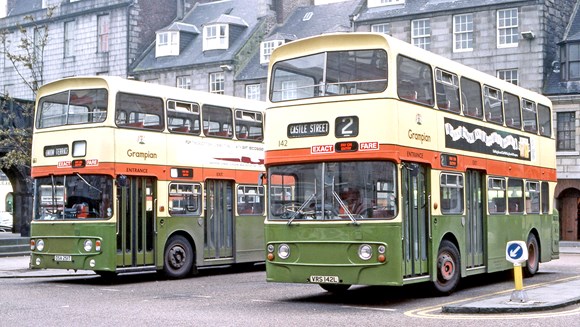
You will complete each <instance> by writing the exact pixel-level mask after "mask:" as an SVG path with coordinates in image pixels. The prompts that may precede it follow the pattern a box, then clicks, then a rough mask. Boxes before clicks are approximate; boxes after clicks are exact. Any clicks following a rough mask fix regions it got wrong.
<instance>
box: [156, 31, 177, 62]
mask: <svg viewBox="0 0 580 327" xmlns="http://www.w3.org/2000/svg"><path fill="white" fill-rule="evenodd" d="M177 55H179V33H178V32H159V33H157V43H156V44H155V57H163V56H177Z"/></svg>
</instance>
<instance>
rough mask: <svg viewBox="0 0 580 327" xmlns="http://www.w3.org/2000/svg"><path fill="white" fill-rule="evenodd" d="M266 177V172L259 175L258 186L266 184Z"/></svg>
mask: <svg viewBox="0 0 580 327" xmlns="http://www.w3.org/2000/svg"><path fill="white" fill-rule="evenodd" d="M264 178H266V173H265V172H262V173H260V176H258V186H263V185H264Z"/></svg>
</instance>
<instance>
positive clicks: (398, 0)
mask: <svg viewBox="0 0 580 327" xmlns="http://www.w3.org/2000/svg"><path fill="white" fill-rule="evenodd" d="M404 4H405V0H367V7H369V8H373V7H382V6H391V5H404Z"/></svg>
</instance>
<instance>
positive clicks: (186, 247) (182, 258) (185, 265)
mask: <svg viewBox="0 0 580 327" xmlns="http://www.w3.org/2000/svg"><path fill="white" fill-rule="evenodd" d="M163 258H164V259H163V273H164V274H165V276H167V277H168V278H172V279H177V278H183V277H185V276H187V275H189V273H190V272H191V271H192V268H193V260H194V255H193V249H192V248H191V244H189V242H188V241H187V239H185V237H183V236H179V235H177V236H173V237H171V238H170V239H169V242H168V243H167V246H166V247H165V253H164V255H163Z"/></svg>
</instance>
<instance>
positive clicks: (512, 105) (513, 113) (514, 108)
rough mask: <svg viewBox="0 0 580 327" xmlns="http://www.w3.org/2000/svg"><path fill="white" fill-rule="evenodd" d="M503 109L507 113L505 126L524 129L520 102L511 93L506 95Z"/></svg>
mask: <svg viewBox="0 0 580 327" xmlns="http://www.w3.org/2000/svg"><path fill="white" fill-rule="evenodd" d="M503 107H504V111H505V124H506V125H507V126H509V127H513V128H516V129H521V128H522V115H521V111H520V100H519V98H518V97H517V96H515V95H513V94H511V93H507V92H505V93H504V96H503Z"/></svg>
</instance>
